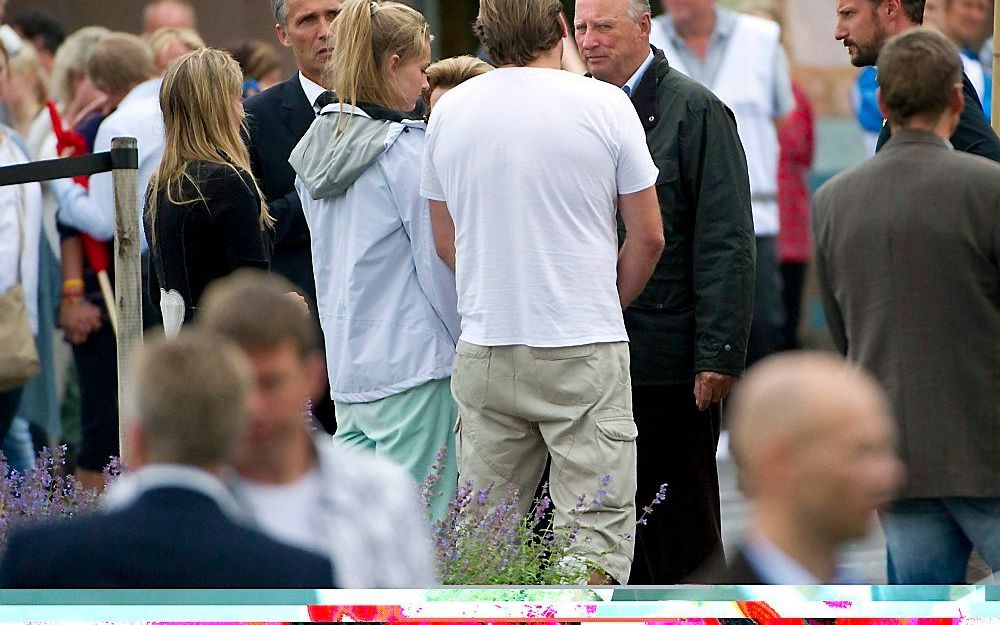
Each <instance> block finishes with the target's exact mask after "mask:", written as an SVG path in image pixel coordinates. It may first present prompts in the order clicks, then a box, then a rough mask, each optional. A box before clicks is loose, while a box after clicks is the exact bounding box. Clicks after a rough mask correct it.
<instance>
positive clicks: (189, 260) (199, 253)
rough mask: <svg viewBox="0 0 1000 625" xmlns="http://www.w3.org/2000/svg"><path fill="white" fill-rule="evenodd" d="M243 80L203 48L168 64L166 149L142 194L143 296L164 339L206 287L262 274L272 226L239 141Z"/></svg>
mask: <svg viewBox="0 0 1000 625" xmlns="http://www.w3.org/2000/svg"><path fill="white" fill-rule="evenodd" d="M242 84H243V76H242V73H241V72H240V67H239V64H238V63H237V62H236V61H235V60H234V59H233V58H232V57H231V56H229V54H228V53H226V52H223V51H221V50H215V49H211V48H206V49H202V50H197V51H194V52H191V53H189V54H186V55H185V56H183V57H181V58H179V59H177V60H176V61H174V62H173V63H171V64H170V65H169V66H168V67H167V70H166V73H165V74H164V77H163V86H162V87H161V88H160V107H161V109H162V111H163V125H164V130H165V133H166V141H165V144H164V150H163V160H162V161H161V163H160V166H159V168H158V169H157V171H156V173H155V174H154V175H153V178H152V180H151V181H150V183H149V189H148V190H147V192H146V236H147V238H148V242H149V249H150V263H151V269H152V270H151V271H150V276H151V278H150V282H151V286H150V291H151V296H152V298H153V301H154V302H156V301H158V300H160V309H161V311H162V312H163V317H164V327H165V329H166V330H167V333H168V335H170V334H172V333H174V332H176V331H177V330H178V329H179V327H180V325H181V322H182V321H183V322H185V323H186V322H188V321H191V319H192V318H193V316H194V312H195V310H196V309H197V307H198V301H199V300H200V299H201V295H202V293H203V292H204V290H205V287H206V286H207V285H208V284H209V283H210V282H212V281H213V280H216V279H218V278H221V277H223V276H225V275H227V274H229V273H231V272H233V271H235V270H236V269H239V268H241V267H257V268H262V269H267V268H268V266H269V259H270V250H269V244H268V240H269V237H267V235H266V232H265V231H266V230H267V229H269V228H271V227H272V225H273V220H272V219H271V216H270V215H269V214H268V211H267V206H266V204H264V203H263V202H262V201H261V197H262V196H261V193H260V189H259V188H258V186H257V182H256V181H255V180H254V177H253V175H252V174H251V173H250V158H249V155H248V153H247V149H246V146H245V145H244V143H243V141H242V140H241V138H240V127H241V125H242V123H243V103H242V97H241V96H242Z"/></svg>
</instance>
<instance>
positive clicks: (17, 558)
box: [0, 488, 333, 588]
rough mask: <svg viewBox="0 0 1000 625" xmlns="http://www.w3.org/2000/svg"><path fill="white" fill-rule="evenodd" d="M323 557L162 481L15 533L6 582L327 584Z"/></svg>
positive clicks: (4, 568)
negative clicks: (103, 507)
mask: <svg viewBox="0 0 1000 625" xmlns="http://www.w3.org/2000/svg"><path fill="white" fill-rule="evenodd" d="M332 581H333V574H332V567H331V566H330V564H329V562H328V561H326V560H325V559H324V558H322V557H320V556H317V555H315V554H312V553H310V552H307V551H302V550H299V549H296V548H293V547H288V546H285V545H283V544H280V543H277V542H275V541H273V540H271V539H269V538H267V537H265V536H263V535H262V534H260V533H258V532H256V531H253V530H251V529H248V528H246V527H243V526H241V525H239V524H237V523H235V522H233V521H232V520H230V519H229V518H227V517H226V516H225V515H224V514H223V512H222V510H221V509H220V508H219V506H218V504H216V503H215V502H213V501H212V500H211V499H210V498H209V497H207V496H205V495H203V494H200V493H197V492H193V491H189V490H186V489H181V488H161V489H156V490H152V491H149V492H147V493H145V494H144V495H142V496H141V497H140V498H139V499H138V500H136V502H135V503H134V504H133V505H130V506H128V507H127V508H123V509H121V510H117V511H114V512H109V513H106V514H94V515H91V516H88V517H85V518H81V519H77V520H74V521H71V522H66V523H55V524H52V525H46V526H40V527H35V528H28V529H25V530H24V531H22V532H19V533H14V534H13V535H12V536H11V538H10V541H9V543H8V546H7V551H6V552H5V554H4V558H3V563H2V565H0V586H2V587H4V588H326V587H329V586H330V585H331V584H332Z"/></svg>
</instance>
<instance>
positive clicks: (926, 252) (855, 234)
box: [814, 131, 1000, 497]
mask: <svg viewBox="0 0 1000 625" xmlns="http://www.w3.org/2000/svg"><path fill="white" fill-rule="evenodd" d="M998 205H1000V166H997V165H996V164H994V163H992V162H990V161H988V160H986V159H984V158H981V157H976V156H971V155H968V154H963V153H960V152H953V151H951V150H949V149H948V147H947V145H946V144H945V143H944V142H943V141H941V140H940V139H937V138H936V137H933V136H932V135H930V134H928V133H919V132H911V131H903V132H900V133H897V136H894V137H893V140H892V141H891V142H890V143H889V144H887V145H886V148H885V150H883V151H882V152H880V153H879V154H878V155H877V156H876V157H875V158H874V159H872V160H871V161H868V162H866V163H863V164H862V165H860V166H858V167H856V168H854V169H852V170H850V171H848V172H846V173H845V174H843V175H841V176H839V177H838V178H835V179H834V180H833V181H831V182H830V183H828V185H826V186H825V187H824V188H822V189H821V190H820V191H819V192H818V193H817V196H816V199H815V215H814V218H815V223H814V228H815V231H816V243H817V255H818V258H817V262H818V265H819V272H820V282H821V286H822V288H823V291H824V298H825V300H826V303H827V310H828V314H829V316H830V317H831V319H830V321H831V328H832V329H833V332H834V335H835V340H836V341H837V343H838V347H840V348H841V350H842V351H845V352H846V353H847V354H848V356H849V357H850V359H851V360H852V361H854V362H857V363H859V364H861V365H863V366H865V367H866V368H868V369H870V370H871V371H873V372H874V373H875V374H876V376H877V377H878V378H879V379H880V381H881V382H882V384H884V385H885V386H886V388H887V390H888V392H889V396H890V399H891V400H892V403H893V407H894V408H895V411H896V413H897V416H898V417H899V418H900V420H901V422H902V424H903V427H902V437H901V452H902V455H903V457H904V458H906V459H908V460H912V459H914V458H918V457H919V458H920V461H919V462H910V463H909V466H910V479H909V484H908V493H907V494H908V495H909V496H915V497H940V496H996V495H1000V490H998V489H997V482H996V475H997V474H998V473H1000V460H998V459H1000V442H998V439H997V437H996V436H992V435H990V434H989V432H995V431H996V428H997V426H998V424H1000V403H998V402H997V401H996V398H997V394H998V392H1000V351H997V350H996V349H995V346H996V342H997V337H998V336H1000V212H998V208H997V207H998ZM932 448H933V451H932Z"/></svg>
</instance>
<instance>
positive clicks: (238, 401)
mask: <svg viewBox="0 0 1000 625" xmlns="http://www.w3.org/2000/svg"><path fill="white" fill-rule="evenodd" d="M132 376H133V385H132V388H131V389H130V391H129V393H128V394H127V395H126V399H127V400H128V404H127V405H128V407H129V409H130V411H131V412H132V413H133V415H134V416H135V418H136V420H137V425H138V426H139V427H140V428H141V430H142V432H143V433H144V434H145V437H146V443H147V447H148V449H147V451H148V453H149V461H150V462H169V463H175V464H184V465H189V466H197V467H211V466H216V465H220V464H226V463H228V462H229V461H230V460H231V459H232V457H233V454H234V453H235V451H236V448H237V445H238V444H239V442H240V440H241V439H242V437H243V432H244V428H245V427H246V422H247V417H248V415H247V410H248V404H247V402H248V399H249V395H248V393H249V391H250V388H251V374H250V366H249V363H248V362H247V360H246V357H245V356H244V355H243V353H242V352H241V351H240V349H239V348H238V347H236V346H235V345H233V344H232V343H230V342H229V341H227V340H225V339H223V338H221V337H219V336H218V335H213V334H211V333H208V332H204V331H201V330H194V329H186V330H184V331H182V332H181V333H180V334H179V335H178V336H177V337H176V338H174V339H164V338H159V339H154V340H152V341H149V342H148V343H146V345H144V346H143V347H142V349H141V351H140V352H139V355H138V358H137V363H136V367H135V369H134V371H133V373H132Z"/></svg>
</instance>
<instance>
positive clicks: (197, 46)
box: [149, 26, 205, 61]
mask: <svg viewBox="0 0 1000 625" xmlns="http://www.w3.org/2000/svg"><path fill="white" fill-rule="evenodd" d="M175 43H179V44H181V45H182V46H184V47H185V48H187V49H188V51H189V52H194V51H195V50H201V49H202V48H204V47H205V42H204V41H203V40H202V38H201V36H200V35H199V34H198V33H197V32H196V31H195V30H194V29H191V28H176V27H173V26H165V27H163V28H161V29H159V30H157V31H156V32H154V33H153V34H152V35H151V36H150V37H149V48H150V49H151V50H152V51H153V58H154V59H155V60H157V61H159V59H160V55H162V54H163V53H164V52H166V51H167V48H169V47H170V46H172V45H174V44H175Z"/></svg>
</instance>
